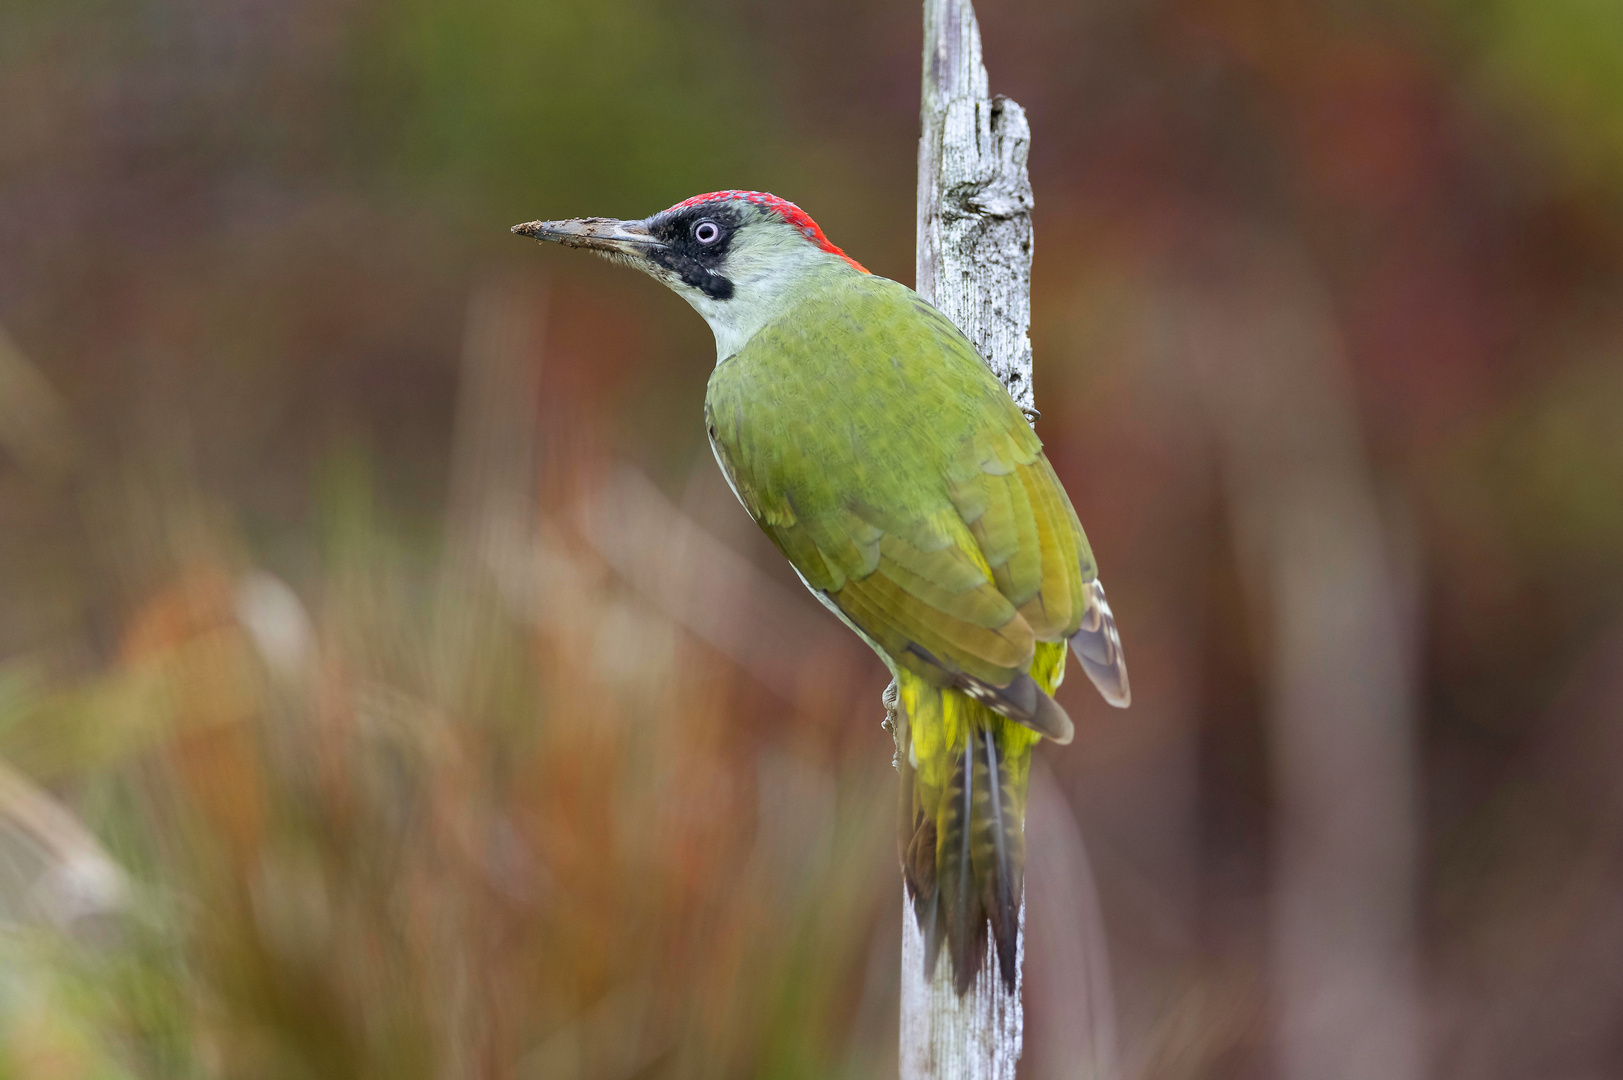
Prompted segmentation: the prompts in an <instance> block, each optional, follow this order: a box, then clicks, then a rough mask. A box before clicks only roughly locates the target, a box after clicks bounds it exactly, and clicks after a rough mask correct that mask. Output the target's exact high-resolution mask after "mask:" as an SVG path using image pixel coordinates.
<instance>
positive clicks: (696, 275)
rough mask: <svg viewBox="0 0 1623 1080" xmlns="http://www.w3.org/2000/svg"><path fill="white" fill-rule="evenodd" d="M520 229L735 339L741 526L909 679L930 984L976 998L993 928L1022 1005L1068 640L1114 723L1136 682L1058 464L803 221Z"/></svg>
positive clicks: (773, 201)
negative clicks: (1038, 772) (1042, 768)
mask: <svg viewBox="0 0 1623 1080" xmlns="http://www.w3.org/2000/svg"><path fill="white" fill-rule="evenodd" d="M513 231H514V232H516V233H519V234H522V235H524V236H532V237H535V238H536V239H538V240H547V241H552V242H554V243H559V244H565V245H567V246H569V247H580V248H587V249H589V250H592V251H595V252H597V253H599V254H601V255H604V256H607V257H608V258H610V259H612V260H614V261H616V262H622V263H626V264H627V265H630V266H634V267H636V268H637V269H639V270H641V271H643V272H644V273H647V274H650V275H652V276H653V277H655V278H657V279H658V280H659V281H661V282H663V283H664V284H666V285H668V286H669V287H670V288H671V289H673V290H675V292H676V293H677V294H678V295H680V296H681V297H682V298H683V299H684V300H686V301H687V302H688V303H689V304H692V305H693V307H694V308H696V309H697V310H698V312H699V314H700V315H703V316H704V318H705V321H706V322H708V323H709V324H710V329H711V330H713V331H714V332H715V335H716V368H715V371H714V372H713V373H712V374H711V376H710V387H709V392H708V393H707V394H706V396H705V406H704V412H705V423H706V426H707V427H708V429H709V433H710V445H711V448H712V449H713V450H714V451H715V455H716V461H717V462H718V463H719V464H720V465H721V471H722V472H723V473H725V474H726V477H727V482H728V483H729V484H731V485H732V489H733V491H734V492H735V493H736V494H737V495H738V499H739V501H740V502H742V503H743V504H744V509H746V510H748V511H749V514H750V516H751V517H752V518H754V519H755V521H756V523H757V524H759V525H760V527H761V528H762V530H764V531H765V532H766V534H767V536H769V537H771V539H772V542H773V543H774V544H776V545H777V548H778V550H779V551H781V552H783V554H784V556H785V557H786V558H787V559H788V560H789V562H790V564H791V565H793V566H794V568H795V572H796V573H798V574H799V575H800V579H801V580H802V581H804V582H805V583H806V587H807V588H808V589H810V590H811V591H812V593H813V594H815V595H816V596H817V598H818V599H819V600H821V601H822V602H823V603H824V604H826V605H827V606H828V608H829V609H830V610H832V611H833V612H834V614H836V615H837V616H839V618H840V619H841V620H842V621H843V622H844V623H845V624H846V625H847V626H849V627H850V628H851V629H852V630H854V631H856V633H857V634H858V635H859V636H861V638H862V640H863V641H865V642H867V643H868V645H869V646H871V647H872V648H873V650H874V652H876V653H878V654H879V657H880V659H882V660H883V661H884V662H885V665H886V666H887V667H888V668H890V671H891V674H892V675H893V676H894V677H895V679H896V683H897V687H898V690H899V699H900V704H901V713H902V722H903V724H904V725H905V726H904V727H903V728H902V730H901V731H899V732H898V735H899V741H900V742H901V745H902V746H903V747H904V748H905V753H902V754H899V755H898V758H899V759H900V760H899V762H898V764H899V766H900V768H901V770H902V782H903V793H902V807H903V810H902V830H901V831H902V836H901V849H902V864H903V872H904V874H905V876H906V880H907V887H908V891H909V894H910V895H911V897H912V899H913V904H914V910H915V911H916V913H917V917H918V919H919V926H920V929H921V930H922V931H923V934H924V939H925V942H926V947H925V956H926V958H927V960H926V962H927V964H929V965H930V967H931V968H932V969H933V967H934V965H935V962H936V958H937V956H938V955H939V953H940V950H941V947H942V944H943V943H945V944H946V946H947V949H948V951H949V953H950V954H951V956H952V962H953V974H954V978H955V980H956V983H957V987H958V991H959V993H963V992H964V990H965V989H966V988H967V987H968V986H969V984H970V982H971V981H972V980H973V979H974V977H975V975H976V973H977V972H978V970H979V969H980V967H981V963H982V958H983V956H984V955H985V953H986V934H987V930H988V928H990V931H991V934H992V938H993V941H994V942H995V944H996V952H997V958H998V966H999V971H1000V974H1001V976H1002V979H1003V982H1004V985H1005V986H1007V987H1009V988H1011V989H1012V988H1013V985H1014V977H1015V956H1016V941H1017V937H1018V935H1019V910H1020V902H1021V890H1022V887H1023V869H1024V860H1025V840H1024V836H1025V828H1024V822H1025V809H1026V784H1027V778H1028V775H1029V767H1030V763H1031V751H1032V747H1033V746H1034V745H1036V743H1037V741H1038V739H1039V738H1043V737H1047V738H1050V739H1053V740H1054V741H1055V742H1057V743H1067V742H1069V741H1070V740H1071V735H1072V727H1071V720H1070V718H1069V717H1068V716H1066V714H1065V710H1064V709H1062V708H1060V706H1059V705H1058V704H1056V703H1055V701H1054V699H1053V697H1052V696H1051V695H1052V694H1053V692H1054V689H1055V687H1057V686H1058V685H1059V681H1060V678H1061V676H1062V675H1063V674H1064V670H1065V646H1066V643H1067V642H1068V643H1069V644H1070V646H1071V649H1072V650H1073V651H1074V652H1075V653H1076V657H1077V660H1078V661H1080V663H1081V665H1082V669H1083V670H1084V671H1086V672H1087V674H1088V677H1089V678H1090V679H1092V680H1093V684H1094V685H1095V686H1096V687H1098V688H1099V691H1100V693H1102V694H1103V695H1104V698H1105V700H1106V701H1108V702H1110V703H1111V704H1112V705H1119V706H1125V705H1126V704H1127V703H1128V687H1127V667H1126V664H1125V662H1124V661H1123V658H1122V650H1121V642H1120V639H1119V638H1118V637H1117V634H1116V624H1115V620H1114V619H1113V618H1112V616H1111V613H1110V607H1109V605H1108V604H1106V603H1105V592H1104V587H1103V586H1102V585H1101V584H1100V583H1099V579H1098V573H1097V570H1096V569H1095V566H1094V561H1093V553H1092V551H1091V550H1090V549H1089V547H1088V541H1087V537H1086V536H1085V535H1083V532H1082V526H1081V524H1080V523H1079V522H1078V521H1077V518H1076V511H1075V510H1074V509H1073V508H1072V507H1071V500H1070V499H1069V498H1068V497H1067V496H1066V494H1065V489H1064V487H1062V486H1061V485H1060V482H1059V479H1058V478H1057V477H1056V476H1055V475H1054V470H1053V468H1052V467H1051V466H1050V465H1049V463H1048V458H1047V457H1046V456H1044V454H1043V450H1042V443H1041V442H1040V441H1039V440H1038V438H1037V436H1036V434H1035V433H1034V432H1033V431H1032V430H1031V427H1030V426H1029V425H1028V424H1027V422H1026V418H1025V416H1024V414H1022V413H1021V411H1020V409H1019V407H1018V406H1016V405H1015V403H1014V401H1013V399H1012V398H1010V397H1009V393H1008V391H1007V390H1006V389H1005V388H1004V387H1003V385H1002V384H1001V383H1000V382H999V381H998V380H997V379H996V377H994V376H993V375H992V373H991V371H990V370H989V369H988V368H987V367H986V365H985V364H984V363H983V362H982V360H981V357H980V356H979V355H978V354H977V353H976V351H975V347H974V346H973V345H972V344H971V343H970V342H969V339H967V338H966V337H965V336H964V335H963V334H962V333H961V332H960V331H959V330H958V328H957V327H955V326H954V325H953V324H952V323H951V322H950V321H949V320H948V319H947V318H946V316H944V315H942V314H941V313H940V312H939V311H937V310H936V309H935V308H933V307H931V306H930V305H929V304H928V303H926V302H925V301H924V299H923V298H922V297H920V296H919V295H918V294H917V293H915V292H914V291H913V290H912V289H909V288H908V287H907V286H905V285H900V284H898V283H896V282H894V281H889V280H887V279H885V278H882V277H877V276H875V275H873V274H870V273H868V272H867V271H866V270H864V269H863V268H862V266H861V265H859V264H858V263H857V262H856V260H854V259H852V258H851V257H850V256H848V255H846V254H845V253H844V252H843V251H841V250H840V249H839V248H837V247H835V246H834V245H833V244H832V243H830V242H829V241H828V239H827V238H826V237H825V236H824V235H823V232H822V230H821V229H819V228H818V227H817V225H816V223H815V222H813V221H812V219H811V218H810V217H808V216H807V215H806V214H805V213H804V212H803V211H802V210H801V209H800V208H799V207H797V206H795V205H794V204H793V203H790V202H786V201H784V200H783V199H779V198H777V197H776V196H773V195H767V194H765V193H762V192H755V191H721V192H714V193H712V194H709V195H700V196H697V197H695V198H692V199H688V200H686V201H685V202H680V203H677V204H676V205H675V206H673V207H671V208H670V209H669V210H666V211H663V212H662V213H658V214H655V215H654V216H652V217H650V218H646V219H644V220H641V221H618V220H614V219H610V218H578V219H575V220H571V221H535V222H530V223H528V224H525V225H517V226H514V228H513Z"/></svg>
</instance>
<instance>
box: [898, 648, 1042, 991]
mask: <svg viewBox="0 0 1623 1080" xmlns="http://www.w3.org/2000/svg"><path fill="white" fill-rule="evenodd" d="M1045 648H1046V646H1045ZM1053 651H1054V652H1055V653H1056V654H1057V656H1059V657H1063V655H1064V653H1063V645H1055V646H1053ZM1056 674H1057V673H1056ZM898 681H899V683H900V689H901V699H902V705H903V709H902V712H903V714H904V716H905V719H906V722H907V727H906V729H905V733H904V743H905V745H906V746H907V747H908V750H909V752H908V753H906V754H904V755H901V760H900V762H899V764H900V766H901V770H902V785H903V793H902V800H903V804H902V805H903V815H902V836H901V846H902V865H903V871H904V874H905V877H906V879H907V886H908V892H909V895H910V896H911V897H912V900H913V910H914V913H915V915H916V917H917V918H918V920H919V927H920V930H921V931H922V933H923V936H924V944H925V968H926V971H927V972H928V973H930V974H931V975H932V976H933V974H934V971H935V965H936V963H937V962H938V957H939V955H940V953H941V952H942V951H943V950H945V951H946V953H947V955H948V956H949V957H950V958H951V962H952V975H953V984H954V986H955V987H956V989H957V991H958V993H960V994H962V993H964V992H965V991H966V990H967V989H968V988H969V986H970V984H971V983H972V982H974V980H975V977H976V976H977V975H978V974H979V973H980V970H981V967H982V965H983V964H984V963H985V959H986V955H987V951H988V950H987V941H988V934H990V936H991V941H992V944H993V953H994V955H995V956H996V963H997V966H998V974H999V976H1000V977H1001V979H1002V982H1003V985H1004V986H1005V987H1006V988H1007V989H1009V990H1010V991H1011V992H1012V991H1013V989H1014V985H1015V979H1016V977H1017V975H1018V972H1017V958H1018V955H1019V935H1020V903H1021V898H1022V896H1023V890H1024V865H1025V804H1026V782H1027V778H1028V776H1029V770H1030V761H1031V750H1032V747H1033V746H1035V745H1036V743H1037V741H1038V735H1037V734H1036V733H1035V732H1033V731H1031V730H1030V729H1029V728H1027V727H1024V726H1021V725H1019V724H1018V723H1016V722H1014V721H1012V720H1010V719H1008V718H1006V717H1004V716H1002V715H1000V714H999V713H997V712H994V711H993V710H992V709H991V708H989V707H987V705H986V704H984V703H982V702H980V701H977V700H975V699H973V698H971V697H969V696H968V695H966V694H964V693H963V692H961V691H959V690H957V689H954V688H951V687H933V686H930V685H928V684H927V683H925V681H924V680H923V679H921V678H918V677H916V676H913V675H911V674H909V673H907V672H905V671H904V672H902V673H901V674H900V675H899V678H898ZM1045 681H1046V680H1045ZM1045 693H1046V691H1045Z"/></svg>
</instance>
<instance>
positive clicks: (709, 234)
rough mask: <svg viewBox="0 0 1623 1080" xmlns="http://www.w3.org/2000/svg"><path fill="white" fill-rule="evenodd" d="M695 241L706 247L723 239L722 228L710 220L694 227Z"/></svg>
mask: <svg viewBox="0 0 1623 1080" xmlns="http://www.w3.org/2000/svg"><path fill="white" fill-rule="evenodd" d="M693 239H695V240H697V241H698V242H699V243H701V244H705V245H706V246H708V245H710V244H714V243H715V242H716V241H717V240H720V239H721V226H720V225H717V224H716V223H715V222H714V221H711V220H710V219H709V218H706V219H705V220H703V221H701V222H699V223H698V224H697V225H695V226H693Z"/></svg>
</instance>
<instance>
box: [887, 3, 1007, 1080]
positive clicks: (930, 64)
mask: <svg viewBox="0 0 1623 1080" xmlns="http://www.w3.org/2000/svg"><path fill="white" fill-rule="evenodd" d="M920 117H921V121H922V129H923V130H922V133H921V135H920V139H919V203H918V206H919V220H918V271H917V283H916V288H917V289H918V292H919V293H920V294H921V295H922V296H923V297H924V298H925V299H926V300H929V301H930V302H931V303H933V304H934V305H935V306H936V307H937V308H939V309H940V310H941V311H942V312H943V313H944V314H946V316H947V317H948V318H950V319H951V320H952V321H953V322H954V323H956V324H957V325H958V327H959V328H960V329H962V330H963V331H964V333H965V334H967V335H969V339H970V340H971V341H973V342H974V343H975V345H976V347H977V348H978V349H979V350H980V353H981V355H982V356H983V357H985V358H986V361H987V363H988V364H989V365H991V368H992V370H993V371H994V372H995V373H996V374H997V376H998V378H999V379H1001V380H1003V384H1004V385H1005V386H1007V387H1008V388H1009V392H1010V393H1011V394H1013V395H1014V400H1015V401H1016V402H1017V403H1019V405H1020V406H1021V408H1023V409H1025V410H1026V415H1027V416H1029V417H1033V418H1035V416H1036V409H1035V404H1034V401H1033V398H1032V391H1031V341H1030V339H1029V338H1028V337H1027V329H1028V328H1029V326H1030V323H1031V245H1032V234H1031V180H1030V178H1029V177H1028V176H1027V175H1026V152H1027V150H1028V149H1029V148H1030V144H1031V128H1030V127H1029V126H1028V125H1027V123H1026V114H1025V110H1023V109H1021V108H1020V106H1019V105H1017V104H1015V103H1014V102H1012V101H1010V100H1009V99H1008V98H1003V97H997V98H994V97H991V96H990V95H989V93H988V91H987V80H986V68H985V66H984V65H983V64H982V62H981V36H980V29H979V27H978V26H977V25H976V23H975V11H974V8H973V7H972V6H971V5H970V3H969V0H924V79H923V95H922V103H921V108H920ZM886 704H887V707H892V708H893V707H894V695H893V694H887V695H886ZM896 730H898V731H901V730H903V729H902V728H901V726H900V725H898V726H897V728H896ZM902 922H903V929H902V1018H901V1075H902V1077H903V1080H1014V1073H1015V1063H1016V1062H1017V1061H1018V1060H1019V1058H1020V1047H1021V1028H1022V1024H1023V1016H1022V1012H1021V1007H1020V988H1021V979H1020V975H1019V974H1018V971H1019V969H1020V968H1023V966H1024V962H1025V903H1024V900H1022V902H1021V907H1020V926H1021V929H1020V954H1019V957H1018V959H1017V965H1018V966H1017V974H1016V979H1015V987H1014V991H1013V992H1012V993H1010V992H1009V991H1007V990H1005V989H1004V988H1003V985H1002V983H1001V981H1000V980H999V978H998V974H997V972H998V964H997V959H996V957H994V956H992V955H991V948H992V946H991V943H990V941H988V945H987V949H988V954H987V960H986V962H985V963H983V964H982V965H981V969H980V974H979V976H978V977H977V978H976V980H975V982H974V984H973V985H971V986H970V988H969V990H968V992H967V993H965V994H964V995H963V996H962V997H959V996H958V994H957V993H956V992H955V991H954V989H953V977H952V965H951V963H950V961H949V960H947V959H945V958H943V960H942V962H940V963H938V964H937V965H936V969H935V976H934V978H926V976H925V973H924V938H923V935H922V934H921V933H920V931H919V925H918V920H917V919H916V918H915V917H914V914H913V906H912V904H911V903H908V902H906V901H905V900H904V903H903V908H902Z"/></svg>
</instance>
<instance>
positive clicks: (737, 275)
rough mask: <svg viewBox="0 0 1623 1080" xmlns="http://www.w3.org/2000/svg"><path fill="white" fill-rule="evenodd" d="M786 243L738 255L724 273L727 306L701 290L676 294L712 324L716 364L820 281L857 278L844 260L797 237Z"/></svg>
mask: <svg viewBox="0 0 1623 1080" xmlns="http://www.w3.org/2000/svg"><path fill="white" fill-rule="evenodd" d="M785 240H786V242H784V241H778V238H777V237H772V238H771V240H770V241H768V242H764V243H763V242H760V241H757V242H756V243H754V244H745V245H740V246H739V247H738V248H737V249H735V250H734V252H733V253H732V254H731V256H730V257H729V258H728V260H727V266H726V269H725V271H724V272H725V273H726V274H727V276H728V278H729V279H731V281H732V283H733V295H732V296H731V297H729V298H728V299H726V300H717V299H715V298H713V297H710V296H707V295H705V294H704V293H702V292H700V291H699V290H697V289H691V288H681V289H678V290H677V291H678V292H680V293H681V294H682V297H683V299H685V300H686V301H687V302H688V303H689V304H691V305H693V308H694V310H696V311H697V312H698V313H699V314H700V315H702V316H704V321H705V322H707V323H709V324H710V330H711V332H712V333H713V334H715V336H716V363H718V364H719V363H721V362H722V361H723V360H725V359H727V358H728V357H729V356H732V355H733V354H734V353H736V352H738V350H740V349H742V348H743V347H744V346H745V345H747V344H748V343H749V340H750V338H752V337H754V336H755V335H756V334H757V333H758V332H759V331H760V330H761V328H762V327H764V326H765V325H766V324H767V323H769V322H771V321H772V320H774V319H776V318H777V317H778V316H779V315H782V314H783V313H784V312H785V311H787V310H788V309H789V308H790V307H792V306H793V305H794V304H795V303H796V302H798V301H799V300H800V299H801V298H802V297H803V296H805V294H806V290H807V288H808V287H809V286H810V285H812V284H813V283H814V282H815V281H816V280H818V279H820V278H824V277H827V276H829V275H834V274H840V273H851V272H853V271H852V270H851V267H850V264H849V263H847V262H846V261H845V260H844V259H842V258H840V257H839V256H837V255H833V254H830V253H829V252H826V251H823V250H822V249H820V248H816V247H813V246H812V245H810V244H808V243H806V242H805V240H803V239H802V238H801V237H800V236H799V235H798V234H796V233H793V232H791V234H790V236H789V237H787V238H785ZM771 241H778V242H771Z"/></svg>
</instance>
